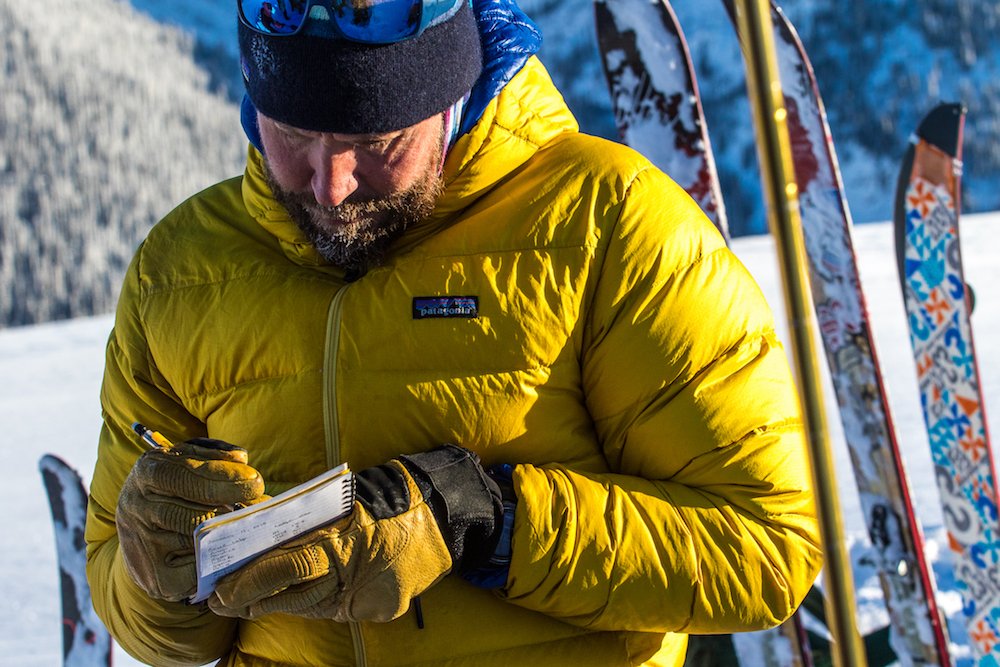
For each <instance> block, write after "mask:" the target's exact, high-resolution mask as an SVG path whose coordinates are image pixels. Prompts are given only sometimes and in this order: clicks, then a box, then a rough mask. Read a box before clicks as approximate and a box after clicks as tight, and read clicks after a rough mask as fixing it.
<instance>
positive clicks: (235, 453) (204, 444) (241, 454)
mask: <svg viewBox="0 0 1000 667" xmlns="http://www.w3.org/2000/svg"><path fill="white" fill-rule="evenodd" d="M170 451H172V452H177V453H179V454H182V455H185V456H193V457H194V458H196V459H205V460H208V461H212V460H215V461H232V462H233V463H243V464H246V463H248V462H249V458H248V454H247V450H245V449H243V448H242V447H239V446H237V445H234V444H232V443H229V442H226V441H225V440H216V439H215V438H192V439H191V440H185V441H184V442H182V443H181V444H179V445H174V446H173V447H171V448H170Z"/></svg>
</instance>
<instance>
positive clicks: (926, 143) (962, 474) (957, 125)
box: [895, 104, 1000, 666]
mask: <svg viewBox="0 0 1000 667" xmlns="http://www.w3.org/2000/svg"><path fill="white" fill-rule="evenodd" d="M964 114H965V110H964V109H963V108H962V107H961V106H960V105H956V104H946V105H940V106H938V107H937V108H936V109H934V110H933V111H931V112H930V113H929V114H928V115H927V116H926V117H925V118H924V121H923V122H922V123H921V125H920V128H919V129H918V130H917V134H916V137H915V138H914V140H913V145H911V146H910V148H909V150H908V153H907V159H906V162H905V164H904V167H903V171H902V173H901V174H900V181H899V190H898V193H897V202H896V215H895V223H896V234H897V252H898V254H899V257H898V259H899V265H900V280H901V282H902V288H903V296H904V301H905V304H906V311H907V318H908V321H909V326H910V342H911V343H912V345H913V353H914V359H915V362H916V365H917V378H918V382H919V386H920V396H921V404H922V407H923V411H924V421H925V424H926V426H927V433H928V438H929V440H930V447H931V457H932V460H933V462H934V467H935V473H936V477H937V484H938V489H939V491H940V494H941V502H942V507H943V509H944V520H945V526H946V528H947V530H948V536H949V543H950V547H951V549H952V551H953V552H954V553H953V556H954V565H955V574H956V578H957V579H958V581H959V589H960V592H961V594H962V599H963V602H964V605H963V612H964V616H965V621H966V625H967V627H968V632H969V638H970V641H971V643H972V645H973V649H974V651H975V652H976V654H977V656H978V664H980V665H989V666H993V665H997V664H1000V662H998V661H1000V579H998V570H1000V524H998V521H997V489H996V474H995V470H994V465H993V459H992V450H991V448H990V443H989V437H988V433H987V428H986V419H985V415H984V412H983V400H982V394H981V390H980V386H981V385H980V382H979V373H978V369H977V368H976V355H975V349H974V346H973V340H972V327H971V324H970V321H969V303H968V300H967V295H966V287H965V280H964V277H963V273H962V257H961V248H960V244H959V228H958V213H959V205H958V202H957V199H958V196H959V193H960V192H961V189H960V185H959V183H960V170H961V136H962V126H963V123H964Z"/></svg>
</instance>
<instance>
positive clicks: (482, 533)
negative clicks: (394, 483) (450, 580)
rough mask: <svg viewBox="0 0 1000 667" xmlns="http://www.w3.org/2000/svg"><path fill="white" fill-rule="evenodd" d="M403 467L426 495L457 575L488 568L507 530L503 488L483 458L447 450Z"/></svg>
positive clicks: (411, 459)
mask: <svg viewBox="0 0 1000 667" xmlns="http://www.w3.org/2000/svg"><path fill="white" fill-rule="evenodd" d="M400 461H401V462H402V464H403V465H404V466H405V467H406V470H407V471H408V472H409V473H410V475H412V476H413V478H414V480H416V482H417V485H418V486H420V487H421V490H422V491H424V497H425V498H427V501H428V504H429V505H430V507H431V511H432V512H433V514H434V519H435V520H436V521H437V524H438V528H439V529H440V530H441V535H442V537H443V538H444V541H445V544H446V545H447V547H448V552H449V553H450V554H451V560H452V563H453V569H454V571H456V572H459V573H464V572H468V571H470V570H475V569H477V568H479V567H481V566H482V565H483V564H484V563H486V562H487V561H488V560H489V559H490V556H491V555H492V554H493V552H494V550H495V549H496V546H497V543H498V541H499V539H500V535H501V532H502V528H503V515H504V507H503V498H502V495H501V491H500V487H499V486H498V485H497V483H496V482H495V481H493V480H492V479H490V477H489V476H488V475H487V474H486V473H485V471H484V470H483V467H482V466H481V465H480V463H479V457H478V456H476V455H475V454H474V453H472V452H471V451H469V450H467V449H464V448H462V447H458V446H456V445H444V446H442V447H438V448H437V449H433V450H431V451H429V452H423V453H421V454H412V455H407V456H401V457H400Z"/></svg>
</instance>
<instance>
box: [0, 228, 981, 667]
mask: <svg viewBox="0 0 1000 667" xmlns="http://www.w3.org/2000/svg"><path fill="white" fill-rule="evenodd" d="M997 224H1000V214H990V215H977V216H966V217H964V218H963V220H962V234H963V242H964V253H965V263H966V271H967V276H966V277H967V279H968V280H969V282H970V283H971V284H972V285H973V287H975V288H976V291H977V296H978V299H977V306H976V313H975V315H974V323H973V326H974V329H975V334H976V344H977V346H978V353H979V364H980V369H981V372H982V374H983V377H984V384H985V386H984V392H985V394H986V401H987V410H986V411H987V413H988V415H992V416H994V418H997V417H996V416H997V415H1000V374H998V373H997V372H996V369H997V368H1000V334H998V333H997V332H998V331H1000V301H998V300H997V299H996V298H994V296H993V294H992V293H991V292H989V285H991V284H993V282H998V283H1000V263H998V262H997V261H996V260H995V257H996V255H997V253H998V251H1000V241H998V240H997V238H996V236H997ZM855 244H856V246H857V248H858V251H859V254H860V262H861V276H862V281H863V284H864V288H865V291H866V294H867V297H868V303H869V308H870V311H871V313H872V319H873V322H874V329H875V333H876V336H877V342H878V350H879V354H880V357H881V359H882V364H883V370H884V371H885V373H886V375H887V377H888V381H887V384H888V392H889V398H890V401H891V404H892V410H893V415H894V418H895V420H896V424H897V427H898V429H899V431H900V436H901V438H900V440H901V442H902V443H903V446H904V447H905V456H906V464H907V469H908V471H909V474H910V481H911V486H912V490H913V497H914V503H915V505H916V507H917V510H918V513H919V515H920V518H921V520H922V521H923V524H924V530H925V534H926V536H927V539H928V544H927V552H928V555H929V557H930V558H931V559H932V561H934V569H935V573H936V575H937V579H938V588H939V590H940V600H941V605H942V607H943V608H944V610H945V612H946V614H947V615H948V616H949V622H950V623H949V624H950V629H951V633H952V638H953V640H956V641H957V640H960V639H961V638H962V637H963V636H964V630H962V628H961V623H960V619H959V615H960V611H959V609H960V601H959V598H958V594H957V593H956V592H955V587H954V581H953V579H952V575H951V573H950V568H949V566H948V563H947V552H946V550H945V549H944V548H943V547H945V545H946V539H945V535H944V532H943V529H942V527H941V512H940V509H939V507H938V505H937V493H936V488H935V485H934V481H933V477H932V469H931V463H930V456H929V454H928V447H927V438H926V435H925V434H924V430H923V420H922V416H921V413H920V406H919V402H918V399H917V393H916V373H915V371H914V368H913V361H912V358H911V356H910V345H909V339H908V337H907V333H906V328H905V320H904V318H903V307H902V301H901V298H900V294H899V287H898V279H897V275H896V268H895V260H894V255H893V240H892V230H891V228H890V226H888V225H886V224H875V225H861V226H859V227H857V228H856V230H855ZM734 246H735V248H736V251H737V253H738V254H739V255H740V256H741V257H742V258H743V260H744V261H745V262H746V263H747V265H748V266H749V267H750V269H751V271H753V273H754V274H755V275H756V276H757V279H758V280H759V282H760V283H761V286H762V287H763V288H764V290H765V292H766V293H767V294H768V298H769V299H771V303H772V305H774V306H775V307H776V308H777V309H779V315H780V317H782V318H783V310H781V308H782V306H781V297H780V293H781V290H780V286H779V284H778V278H777V266H776V261H775V258H774V253H773V244H772V242H771V240H770V239H769V238H767V237H749V238H742V239H737V240H736V242H735V243H734ZM110 327H111V319H110V318H108V317H98V318H92V319H82V320H75V321H70V322H64V323H56V324H48V325H42V326H37V327H30V328H23V329H9V330H5V331H0V377H5V378H7V381H5V382H3V383H0V433H2V434H3V436H2V437H3V438H4V439H5V440H6V444H5V446H3V447H2V448H0V471H3V472H2V478H3V479H5V480H6V484H7V499H8V500H7V502H6V504H5V507H4V510H3V512H2V513H0V534H2V535H4V545H3V548H2V549H0V666H7V665H9V666H11V667H14V666H17V667H30V666H47V667H48V666H55V665H59V664H60V653H61V630H60V617H59V602H58V598H59V591H58V578H57V574H56V573H57V568H56V561H55V548H54V545H53V533H52V528H51V524H50V521H49V511H48V506H47V504H46V500H45V496H44V493H43V491H42V485H41V480H40V477H39V475H38V471H37V462H38V459H39V457H40V456H41V455H42V454H44V453H46V452H52V453H55V454H58V455H60V456H62V457H63V458H65V459H66V460H67V461H69V462H71V463H72V464H74V465H76V466H77V467H78V468H79V470H80V471H81V472H82V474H83V476H84V478H85V479H87V480H89V478H90V473H91V471H92V469H93V465H94V457H95V441H96V438H97V431H98V429H99V426H100V409H99V405H98V389H99V386H100V378H101V372H102V367H103V363H104V358H103V348H104V342H105V339H106V337H107V335H108V332H109V330H110ZM833 405H834V403H833V401H832V399H830V398H828V408H831V409H832V406H833ZM829 422H830V430H831V436H832V439H833V442H835V443H836V447H837V449H836V452H835V461H836V465H837V475H838V478H837V483H838V487H839V488H840V489H842V493H841V497H842V499H843V509H844V525H845V530H846V532H847V538H848V540H849V541H850V542H851V544H852V545H853V546H852V552H853V553H863V551H864V548H865V544H866V542H867V538H866V537H865V532H864V526H863V523H862V519H861V517H860V513H859V503H858V499H857V494H856V492H855V491H854V487H853V479H852V475H851V472H850V467H849V463H848V458H847V453H846V450H845V447H844V446H843V444H842V438H841V434H840V425H839V421H838V417H837V416H836V415H835V414H831V417H830V420H829ZM854 578H855V583H856V585H857V587H858V594H857V602H858V613H857V618H858V624H859V626H860V627H861V628H862V630H870V629H873V628H875V627H878V626H880V625H884V624H885V623H886V622H887V615H886V613H885V610H884V606H883V603H882V599H881V592H880V590H879V588H878V584H877V581H876V579H875V578H874V576H873V574H872V572H871V571H870V569H869V568H866V567H864V566H858V567H857V569H856V570H855V577H854ZM954 649H955V655H956V656H960V655H967V653H966V652H965V650H964V648H963V647H962V646H958V645H956V646H955V647H954ZM966 662H967V661H966ZM115 664H116V665H134V664H136V663H135V662H134V661H132V660H131V659H130V658H128V656H126V655H124V654H123V653H121V652H118V653H116V656H115Z"/></svg>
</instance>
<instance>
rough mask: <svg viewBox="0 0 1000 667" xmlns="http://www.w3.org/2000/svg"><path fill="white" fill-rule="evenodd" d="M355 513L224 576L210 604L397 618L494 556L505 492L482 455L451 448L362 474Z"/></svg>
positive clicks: (256, 611)
mask: <svg viewBox="0 0 1000 667" xmlns="http://www.w3.org/2000/svg"><path fill="white" fill-rule="evenodd" d="M356 484H357V500H356V501H355V503H354V511H353V513H352V514H351V515H350V516H349V517H347V518H345V519H342V520H340V521H338V522H336V523H333V524H331V525H329V526H326V527H323V528H319V529H317V530H314V531H312V532H310V533H308V534H306V535H305V536H303V537H301V538H299V539H297V540H295V541H293V542H290V543H288V544H285V545H283V546H280V547H277V548H275V549H273V550H271V551H270V552H268V553H266V554H264V555H263V556H261V557H259V558H258V559H257V560H255V561H253V562H251V563H249V564H248V565H246V566H244V567H243V568H241V569H239V570H237V571H236V572H234V573H232V574H230V575H228V576H226V577H225V578H223V579H222V580H221V581H220V582H219V584H218V586H217V587H216V590H215V593H214V594H213V595H212V597H210V598H209V600H208V606H209V607H210V608H211V609H212V611H214V612H215V613H216V614H219V615H222V616H240V617H243V618H256V617H259V616H262V615H264V614H270V613H274V612H281V613H286V614H295V615H298V616H306V617H310V618H331V619H334V620H336V621H340V622H346V621H382V622H384V621H390V620H393V619H395V618H398V617H399V616H402V615H403V614H404V613H406V610H407V609H408V608H409V606H410V601H411V600H412V599H413V598H414V597H416V596H418V595H420V594H421V593H422V592H423V591H425V590H427V589H428V588H430V587H431V586H433V585H434V584H435V583H437V581H439V580H440V579H441V578H442V577H444V576H445V575H446V574H448V572H450V571H451V570H452V569H453V567H454V569H458V570H462V571H464V570H465V569H467V568H474V567H477V566H478V565H479V564H481V563H482V562H484V561H486V560H487V559H488V558H489V557H490V555H491V554H492V553H493V549H494V547H495V546H496V543H497V540H498V538H499V529H500V527H501V526H502V524H503V504H502V502H501V497H500V489H499V487H497V485H496V483H495V482H493V481H492V480H491V479H490V478H489V477H488V476H487V475H486V474H485V473H484V471H483V469H482V467H480V465H479V459H478V457H476V456H475V454H473V453H472V452H469V451H468V450H465V449H462V448H460V447H456V446H454V445H445V446H444V447H440V448H438V449H435V450H432V451H430V452H425V453H422V454H415V455H412V456H403V457H400V458H398V459H393V460H392V461H389V462H388V463H387V464H385V465H381V466H377V467H375V468H368V469H367V470H363V471H361V472H360V473H358V474H357V475H356Z"/></svg>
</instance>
